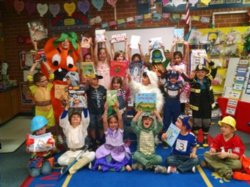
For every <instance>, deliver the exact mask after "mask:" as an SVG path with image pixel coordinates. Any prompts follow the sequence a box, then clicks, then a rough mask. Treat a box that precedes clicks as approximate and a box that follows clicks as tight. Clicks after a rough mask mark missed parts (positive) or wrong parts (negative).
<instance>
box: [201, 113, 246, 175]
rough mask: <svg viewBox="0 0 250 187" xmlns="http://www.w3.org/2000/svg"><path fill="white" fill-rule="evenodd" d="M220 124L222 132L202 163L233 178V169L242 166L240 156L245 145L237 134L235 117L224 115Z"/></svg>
mask: <svg viewBox="0 0 250 187" xmlns="http://www.w3.org/2000/svg"><path fill="white" fill-rule="evenodd" d="M219 126H220V131H221V133H220V134H218V135H217V136H216V137H215V138H214V140H213V142H212V145H211V148H210V150H209V151H208V152H206V153H205V154H204V159H205V161H202V162H201V165H202V166H208V167H209V168H212V169H213V170H215V171H216V172H217V173H218V174H219V175H220V176H221V177H224V178H226V179H231V178H232V175H233V170H239V169H241V167H242V164H241V162H240V157H241V156H242V155H243V154H244V152H245V146H244V144H243V143H242V140H241V138H240V137H239V136H238V135H236V134H235V131H236V121H235V119H234V118H233V117H231V116H226V117H224V118H223V119H222V120H221V121H219Z"/></svg>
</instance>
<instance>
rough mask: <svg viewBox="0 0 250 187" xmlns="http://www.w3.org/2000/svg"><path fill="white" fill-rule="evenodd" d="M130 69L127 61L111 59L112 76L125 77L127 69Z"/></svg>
mask: <svg viewBox="0 0 250 187" xmlns="http://www.w3.org/2000/svg"><path fill="white" fill-rule="evenodd" d="M127 69H128V62H127V61H122V62H120V61H119V62H118V61H111V63H110V76H112V77H114V76H118V77H125V75H126V71H127Z"/></svg>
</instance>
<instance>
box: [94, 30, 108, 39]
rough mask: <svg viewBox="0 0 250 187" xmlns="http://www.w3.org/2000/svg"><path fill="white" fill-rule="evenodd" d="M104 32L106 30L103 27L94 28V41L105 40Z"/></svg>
mask: <svg viewBox="0 0 250 187" xmlns="http://www.w3.org/2000/svg"><path fill="white" fill-rule="evenodd" d="M105 32H106V30H105V29H100V30H95V39H96V42H105V41H106V37H105Z"/></svg>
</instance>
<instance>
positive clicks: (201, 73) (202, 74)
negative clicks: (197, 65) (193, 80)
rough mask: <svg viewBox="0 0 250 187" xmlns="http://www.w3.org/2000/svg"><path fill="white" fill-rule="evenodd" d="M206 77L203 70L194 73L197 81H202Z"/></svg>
mask: <svg viewBox="0 0 250 187" xmlns="http://www.w3.org/2000/svg"><path fill="white" fill-rule="evenodd" d="M206 75H207V72H206V71H204V70H199V71H196V76H197V78H198V79H199V80H203V79H204V77H205V76H206Z"/></svg>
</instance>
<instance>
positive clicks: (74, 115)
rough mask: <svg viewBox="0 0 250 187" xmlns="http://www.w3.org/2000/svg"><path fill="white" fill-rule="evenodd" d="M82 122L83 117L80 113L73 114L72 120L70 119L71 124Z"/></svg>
mask: <svg viewBox="0 0 250 187" xmlns="http://www.w3.org/2000/svg"><path fill="white" fill-rule="evenodd" d="M80 122H81V117H80V116H79V115H78V114H73V115H72V116H71V120H70V123H71V125H73V126H74V125H79V124H80Z"/></svg>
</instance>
